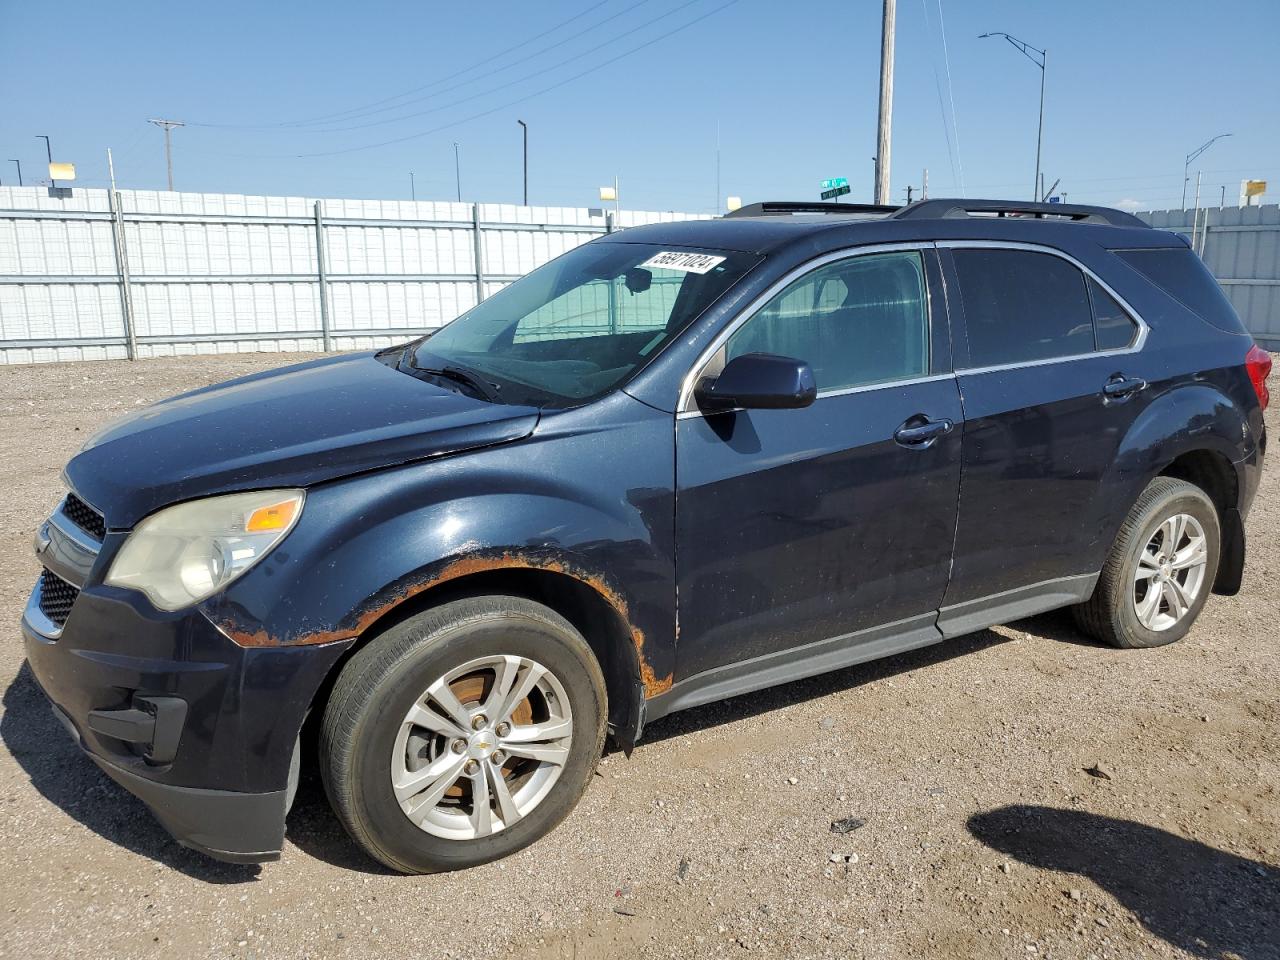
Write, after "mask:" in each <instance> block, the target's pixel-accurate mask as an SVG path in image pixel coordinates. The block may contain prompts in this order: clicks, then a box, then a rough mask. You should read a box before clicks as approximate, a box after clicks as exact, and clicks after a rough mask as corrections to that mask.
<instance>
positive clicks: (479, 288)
mask: <svg viewBox="0 0 1280 960" xmlns="http://www.w3.org/2000/svg"><path fill="white" fill-rule="evenodd" d="M471 232H472V241H473V246H474V248H475V256H476V303H479V302H480V301H481V300H483V299H484V241H483V239H482V238H481V236H480V204H479V203H473V204H472V205H471Z"/></svg>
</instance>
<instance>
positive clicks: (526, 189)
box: [516, 120, 529, 207]
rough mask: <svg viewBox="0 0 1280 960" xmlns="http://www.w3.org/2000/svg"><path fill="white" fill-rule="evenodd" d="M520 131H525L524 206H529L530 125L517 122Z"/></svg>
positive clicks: (521, 121)
mask: <svg viewBox="0 0 1280 960" xmlns="http://www.w3.org/2000/svg"><path fill="white" fill-rule="evenodd" d="M516 123H518V124H520V129H521V130H522V131H524V205H525V206H526V207H527V206H528V205H529V125H528V124H527V123H525V122H524V121H523V120H517V121H516Z"/></svg>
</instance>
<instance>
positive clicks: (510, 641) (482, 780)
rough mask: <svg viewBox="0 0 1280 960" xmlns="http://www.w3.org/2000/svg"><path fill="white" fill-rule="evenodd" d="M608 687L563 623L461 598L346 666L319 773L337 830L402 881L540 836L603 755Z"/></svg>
mask: <svg viewBox="0 0 1280 960" xmlns="http://www.w3.org/2000/svg"><path fill="white" fill-rule="evenodd" d="M606 712H607V711H606V698H605V687H604V678H603V677H602V675H601V673H600V668H599V665H598V664H597V662H596V659H595V657H594V655H593V654H592V652H591V649H590V648H589V647H588V646H587V643H586V641H585V640H584V639H583V638H582V635H581V634H579V633H578V631H577V630H575V629H574V628H573V626H572V625H571V624H569V622H568V621H566V620H565V619H564V618H563V617H560V616H559V615H558V614H556V613H554V612H553V611H551V610H549V609H547V608H546V607H543V606H541V605H540V604H536V603H533V602H531V601H528V600H524V599H521V598H516V597H480V598H473V599H467V600H458V601H455V602H453V603H448V604H445V605H443V606H441V607H438V608H436V609H433V610H429V611H427V612H425V613H422V614H419V615H418V616H416V617H412V618H410V619H409V620H406V621H405V622H403V623H401V624H399V625H397V626H395V627H393V628H391V629H390V630H388V631H387V632H386V633H385V634H383V635H381V636H379V637H377V638H376V639H374V640H373V641H371V642H370V643H369V645H368V646H366V647H364V648H363V649H362V650H360V651H359V652H358V653H357V654H356V655H355V656H354V657H352V658H351V661H350V662H349V663H348V664H347V665H346V667H344V668H343V671H342V673H341V674H340V676H339V677H338V681H337V683H336V684H335V685H334V689H333V693H332V695H331V696H330V698H329V703H328V705H327V706H326V709H325V716H324V724H323V727H322V731H321V741H320V746H321V774H322V777H323V779H324V784H325V790H326V793H327V794H328V796H329V801H330V803H331V804H332V806H333V808H334V810H335V811H336V812H337V814H338V816H339V818H340V819H341V820H342V822H343V824H344V825H345V826H346V828H347V831H348V832H349V833H350V834H351V836H352V837H353V838H354V839H355V840H356V842H357V843H359V844H360V846H361V847H363V848H364V849H365V850H366V851H367V852H368V853H369V854H370V855H371V856H373V857H374V858H376V859H377V860H379V861H381V862H382V863H384V864H386V865H387V866H389V867H391V868H392V869H393V870H398V871H401V872H403V873H428V872H434V871H439V870H455V869H459V868H462V867H469V866H474V865H476V864H480V863H485V862H487V861H490V860H495V859H497V858H499V857H504V856H507V855H508V854H510V853H513V852H515V851H516V850H519V849H520V848H522V847H524V846H527V845H528V844H530V843H532V842H533V841H534V840H537V839H538V838H539V837H541V836H543V835H544V834H546V833H548V832H549V831H550V830H551V829H552V828H554V827H555V826H556V824H558V823H559V822H560V821H561V820H562V819H564V817H565V816H566V815H567V814H568V813H569V811H570V810H572V809H573V807H574V805H575V804H576V803H577V802H578V799H579V798H580V797H581V796H582V793H583V791H584V790H585V789H586V786H587V783H588V782H589V780H590V778H591V774H592V771H593V770H594V769H595V765H596V762H597V760H598V759H599V757H600V752H601V749H602V748H603V745H604V734H605V717H606Z"/></svg>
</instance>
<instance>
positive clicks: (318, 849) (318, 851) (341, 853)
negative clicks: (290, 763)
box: [285, 739, 396, 877]
mask: <svg viewBox="0 0 1280 960" xmlns="http://www.w3.org/2000/svg"><path fill="white" fill-rule="evenodd" d="M303 742H304V746H305V743H306V741H305V739H304V741H303ZM310 756H311V757H313V758H314V757H315V752H314V751H311V752H310ZM285 839H286V840H288V841H289V842H290V843H292V844H293V845H294V846H295V847H297V848H298V849H299V850H301V851H302V852H303V853H305V854H307V855H308V856H311V857H314V858H315V859H317V860H321V861H323V862H325V863H327V864H330V865H331V866H335V867H339V868H341V869H343V870H352V871H355V872H358V873H368V874H372V875H374V876H388V877H390V876H396V874H395V872H394V871H392V870H389V869H388V868H387V867H384V866H383V865H382V864H380V863H378V862H377V861H376V860H374V859H373V858H372V857H370V856H369V855H368V854H367V853H365V852H364V851H363V850H361V849H360V848H359V847H358V846H356V843H355V841H354V840H352V839H351V837H350V836H349V835H348V834H347V831H346V830H345V829H344V828H343V826H342V824H341V822H339V820H338V817H337V814H335V813H334V812H333V808H332V807H330V806H329V799H328V797H326V796H325V793H324V784H323V783H322V782H321V781H320V772H319V770H318V769H316V765H315V763H314V762H311V763H308V762H305V761H304V762H303V764H302V775H301V778H300V779H299V781H298V793H297V795H296V796H295V797H294V800H293V809H292V810H290V811H289V819H288V821H287V822H286V824H285Z"/></svg>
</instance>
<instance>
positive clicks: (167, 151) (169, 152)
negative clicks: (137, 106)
mask: <svg viewBox="0 0 1280 960" xmlns="http://www.w3.org/2000/svg"><path fill="white" fill-rule="evenodd" d="M147 123H154V124H155V125H156V126H157V127H159V128H160V129H161V130H163V131H164V165H165V167H166V168H167V169H168V171H169V190H170V192H172V191H173V144H172V142H171V140H170V134H171V132H172V131H173V128H174V127H185V126H186V124H185V123H183V122H182V121H181V120H148V121H147Z"/></svg>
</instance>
